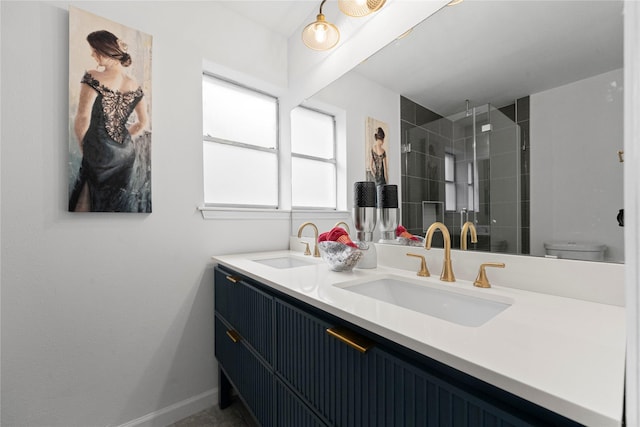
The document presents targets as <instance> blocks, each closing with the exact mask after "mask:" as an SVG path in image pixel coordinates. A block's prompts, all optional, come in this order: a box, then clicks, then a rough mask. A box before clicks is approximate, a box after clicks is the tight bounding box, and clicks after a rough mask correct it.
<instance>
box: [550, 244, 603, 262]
mask: <svg viewBox="0 0 640 427" xmlns="http://www.w3.org/2000/svg"><path fill="white" fill-rule="evenodd" d="M544 249H545V253H546V254H547V255H549V256H553V257H557V258H564V259H578V260H582V261H604V252H605V251H606V250H607V246H606V245H603V244H600V243H594V242H569V241H554V242H544Z"/></svg>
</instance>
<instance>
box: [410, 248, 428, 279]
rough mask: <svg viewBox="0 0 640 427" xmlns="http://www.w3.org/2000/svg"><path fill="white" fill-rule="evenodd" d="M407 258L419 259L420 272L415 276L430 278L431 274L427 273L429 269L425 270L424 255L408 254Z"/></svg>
mask: <svg viewBox="0 0 640 427" xmlns="http://www.w3.org/2000/svg"><path fill="white" fill-rule="evenodd" d="M407 256H412V257H416V258H420V259H421V261H420V271H418V272H417V273H416V274H417V275H418V276H420V277H429V276H431V273H429V269H427V261H426V260H425V259H424V255H418V254H411V253H408V254H407Z"/></svg>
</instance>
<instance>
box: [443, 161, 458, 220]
mask: <svg viewBox="0 0 640 427" xmlns="http://www.w3.org/2000/svg"><path fill="white" fill-rule="evenodd" d="M455 165H456V157H455V156H454V155H453V154H450V153H445V154H444V195H445V199H444V209H445V210H447V211H455V210H456V182H455V176H456V173H455V172H456V169H455Z"/></svg>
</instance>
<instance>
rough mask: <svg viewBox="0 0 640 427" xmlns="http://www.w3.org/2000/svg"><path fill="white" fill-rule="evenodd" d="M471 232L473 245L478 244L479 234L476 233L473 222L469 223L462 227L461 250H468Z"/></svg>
mask: <svg viewBox="0 0 640 427" xmlns="http://www.w3.org/2000/svg"><path fill="white" fill-rule="evenodd" d="M469 230H471V243H478V233H477V232H476V226H475V225H473V223H472V222H471V221H467V222H465V223H464V225H463V226H462V231H460V249H462V250H463V251H466V250H467V233H468V231H469Z"/></svg>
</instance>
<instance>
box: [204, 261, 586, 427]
mask: <svg viewBox="0 0 640 427" xmlns="http://www.w3.org/2000/svg"><path fill="white" fill-rule="evenodd" d="M228 276H229V274H228V272H226V271H225V269H221V268H220V267H217V268H216V287H215V289H216V295H215V298H216V303H215V307H216V330H215V334H216V337H215V342H216V358H217V359H218V362H219V364H220V378H221V387H220V389H221V393H220V394H221V407H222V406H224V405H223V401H224V399H225V395H226V394H227V392H229V390H230V385H233V386H234V387H235V388H236V389H237V391H238V393H239V394H240V396H241V397H242V398H243V400H244V401H245V403H246V404H247V406H248V407H249V409H250V410H251V411H252V413H253V414H254V415H255V417H256V419H257V420H258V421H259V422H260V423H261V424H262V425H264V426H271V425H272V426H277V427H289V426H291V427H307V426H309V427H317V426H323V425H326V426H337V427H359V426H363V427H364V426H366V427H374V426H381V427H382V426H384V427H392V426H402V427H410V426H452V427H453V426H468V427H477V426H487V427H489V426H503V427H508V426H518V427H520V426H550V425H553V426H577V425H579V424H577V423H575V422H573V421H571V420H569V419H567V418H564V417H562V416H560V415H558V414H555V413H553V412H550V411H549V410H547V409H545V408H542V407H540V406H537V405H535V404H533V403H531V402H528V401H526V400H524V399H522V398H520V397H518V396H515V395H513V394H511V393H508V392H506V391H504V390H501V389H499V388H497V387H495V386H493V385H490V384H488V383H486V382H483V381H481V380H478V379H476V378H473V377H471V376H470V375H467V374H465V373H463V372H460V371H458V370H456V369H453V368H451V367H449V366H447V365H445V364H443V363H441V362H438V361H436V360H433V359H431V358H429V357H427V356H424V355H422V354H418V353H416V352H414V351H412V350H410V349H407V348H406V347H403V346H401V345H399V344H397V343H395V342H392V341H390V340H388V339H386V338H384V337H381V336H379V335H377V334H373V333H371V332H370V331H367V330H365V329H362V328H360V327H358V326H356V325H353V324H351V323H349V322H346V321H344V320H343V319H340V318H338V317H336V316H334V315H332V314H330V313H327V312H325V311H323V310H320V309H318V308H316V307H313V306H310V305H308V304H306V303H304V302H301V301H299V300H297V299H295V298H292V297H290V296H288V295H284V294H282V293H280V292H278V291H276V290H274V289H273V288H270V287H269V286H266V285H263V284H260V283H258V282H254V281H251V280H248V279H243V278H241V277H240V276H238V278H239V279H238V280H236V279H235V278H234V279H233V280H232V281H231V283H230V284H231V285H233V286H238V285H239V286H238V287H237V288H233V287H232V288H226V287H223V286H221V285H222V284H224V285H230V284H229V283H226V282H225V281H227V280H229V279H228ZM232 277H234V276H232ZM218 282H221V283H218ZM245 288H246V289H245ZM223 303H224V304H227V306H224V307H223V306H222V305H223ZM237 310H241V311H240V313H241V314H237V313H233V312H234V311H237ZM225 316H226V317H225ZM237 317H243V319H238V318H237ZM229 318H231V319H235V320H234V321H235V322H237V324H233V323H232V322H230V321H229ZM229 331H231V332H229ZM234 331H235V332H234ZM242 331H244V332H242ZM236 333H237V335H238V336H239V337H240V339H239V340H238V342H235V343H234V342H233V341H234V339H232V338H234V337H235V336H236V335H235V334H236ZM260 334H262V335H260ZM236 338H237V337H236ZM253 340H255V343H254V341H253ZM227 379H228V380H229V384H226V383H225V381H226V380H227ZM225 390H227V392H225Z"/></svg>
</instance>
